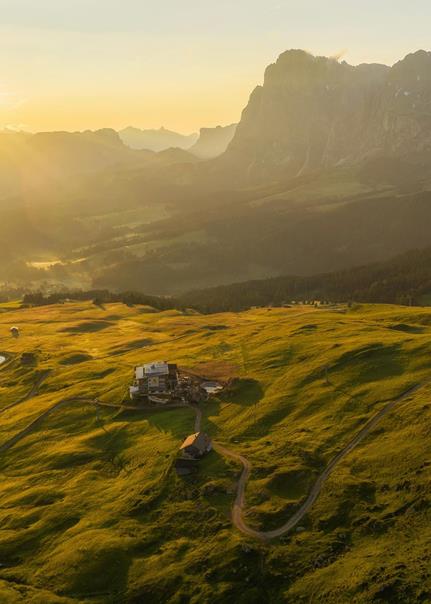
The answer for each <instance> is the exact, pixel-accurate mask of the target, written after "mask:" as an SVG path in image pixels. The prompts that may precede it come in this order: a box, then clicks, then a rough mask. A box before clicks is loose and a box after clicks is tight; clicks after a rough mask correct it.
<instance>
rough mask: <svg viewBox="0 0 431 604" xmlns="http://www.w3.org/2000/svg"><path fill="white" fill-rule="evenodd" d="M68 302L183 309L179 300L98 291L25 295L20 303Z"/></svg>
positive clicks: (39, 304)
mask: <svg viewBox="0 0 431 604" xmlns="http://www.w3.org/2000/svg"><path fill="white" fill-rule="evenodd" d="M69 300H75V301H85V300H91V301H93V303H94V304H96V305H98V306H102V305H103V304H108V303H109V302H122V303H123V304H127V305H128V306H132V305H134V304H141V305H143V306H151V307H152V308H156V309H157V310H170V309H173V308H182V307H183V306H182V304H181V303H180V301H179V300H175V299H173V298H164V297H161V296H147V295H146V294H142V293H140V292H122V293H113V292H110V291H108V290H99V289H96V290H88V291H81V290H75V291H63V292H55V293H52V294H44V293H42V292H33V293H27V294H25V295H24V297H23V301H22V303H23V305H24V306H46V305H49V304H61V303H63V302H66V301H69Z"/></svg>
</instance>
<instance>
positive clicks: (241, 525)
mask: <svg viewBox="0 0 431 604" xmlns="http://www.w3.org/2000/svg"><path fill="white" fill-rule="evenodd" d="M423 385H424V384H418V385H416V386H413V387H411V388H409V389H408V390H407V391H406V392H404V393H403V394H402V395H401V396H399V397H398V398H396V399H394V400H393V401H391V402H389V403H387V404H386V405H384V406H383V407H382V409H380V411H378V413H376V414H375V415H374V416H373V417H372V418H371V419H370V420H369V421H368V422H367V423H366V424H365V425H364V426H363V428H361V430H359V432H358V433H357V434H356V435H355V436H354V437H353V438H352V439H351V440H350V441H349V442H348V443H347V445H345V446H344V447H343V448H342V449H341V451H340V452H339V453H338V454H337V455H336V456H335V457H334V458H333V459H332V460H331V461H330V462H329V464H328V465H327V466H326V468H325V469H324V470H323V472H322V473H321V474H320V476H319V477H318V478H317V480H316V482H315V483H314V485H313V487H312V488H311V491H310V493H309V495H308V497H307V498H306V500H305V501H304V502H303V504H302V505H301V506H300V508H299V509H298V510H297V511H296V512H295V513H294V514H293V516H291V517H290V518H289V519H288V520H287V521H286V522H285V523H284V524H283V525H282V526H280V527H279V528H278V529H274V530H271V531H258V530H256V529H253V528H251V527H249V526H248V525H247V524H246V522H245V520H244V517H243V515H244V507H245V489H246V486H247V481H248V479H249V478H250V473H251V463H250V462H249V461H248V459H247V458H246V457H244V456H243V455H240V454H239V453H237V452H235V451H232V450H231V449H228V448H227V447H226V446H224V445H222V444H221V443H218V442H214V443H213V445H214V449H215V450H216V451H217V452H218V453H220V455H223V456H224V457H228V458H230V459H232V460H233V461H235V462H237V463H239V464H241V465H242V466H243V470H242V472H241V475H240V478H239V480H238V484H237V492H236V498H235V501H234V504H233V507H232V522H233V524H234V526H236V528H237V529H238V530H240V531H241V532H242V533H244V534H245V535H247V536H249V537H253V538H255V539H261V540H269V539H274V538H276V537H281V536H283V535H285V534H286V533H288V532H289V531H290V530H292V529H293V528H294V527H295V526H296V525H297V524H298V523H299V522H300V521H301V520H302V518H303V517H304V516H305V515H306V514H307V513H308V512H309V510H310V508H311V507H312V505H313V504H314V502H315V501H316V499H317V497H318V496H319V494H320V492H321V490H322V487H323V485H324V483H325V481H326V480H327V479H328V477H329V476H330V475H331V474H332V472H333V471H334V469H335V467H336V466H337V465H338V464H339V463H340V462H341V461H342V460H343V459H344V458H345V457H347V455H349V453H351V452H352V451H353V450H354V449H355V448H356V447H357V446H358V445H359V444H360V443H361V442H362V441H363V440H364V439H365V438H366V437H367V436H368V435H369V434H370V432H371V431H372V430H373V429H374V428H375V427H376V426H377V424H379V423H380V421H381V420H382V419H383V418H384V417H385V416H386V415H388V414H389V413H390V412H391V411H392V410H393V409H394V407H395V406H396V405H398V404H400V403H401V402H402V401H404V400H405V399H407V398H408V397H409V396H410V395H412V394H413V393H414V392H416V391H417V390H418V389H419V388H421V387H422V386H423ZM27 398H29V397H27ZM70 404H91V405H94V406H102V407H109V408H115V409H118V410H119V411H121V410H124V409H126V410H133V411H149V410H152V411H154V407H132V406H119V405H114V404H110V403H102V402H100V401H98V400H97V399H86V398H81V399H80V398H74V399H63V400H61V401H59V402H58V403H55V404H54V405H53V406H52V407H50V408H49V409H47V410H46V411H44V412H43V413H42V414H41V415H39V416H38V417H37V418H36V419H34V420H33V421H32V422H31V423H30V424H29V425H27V426H26V427H25V428H24V429H23V430H21V431H20V432H18V434H16V435H15V436H13V437H12V438H10V439H9V440H8V441H6V442H5V443H3V444H2V445H0V452H5V451H7V450H8V449H10V448H11V447H13V446H14V445H15V444H16V443H18V442H19V441H20V440H22V439H23V438H25V437H26V436H28V435H29V434H30V433H31V432H33V430H35V429H36V428H37V427H38V426H39V425H40V424H41V423H42V422H43V421H44V419H46V418H47V417H48V416H50V415H51V414H52V413H53V412H54V411H56V410H57V409H60V408H61V407H63V406H65V405H70ZM179 407H189V408H191V409H193V411H194V413H195V423H194V430H195V432H200V430H201V426H202V409H201V408H200V407H198V406H197V405H194V404H189V405H187V404H178V405H175V404H174V405H166V406H164V407H163V408H164V409H175V408H179Z"/></svg>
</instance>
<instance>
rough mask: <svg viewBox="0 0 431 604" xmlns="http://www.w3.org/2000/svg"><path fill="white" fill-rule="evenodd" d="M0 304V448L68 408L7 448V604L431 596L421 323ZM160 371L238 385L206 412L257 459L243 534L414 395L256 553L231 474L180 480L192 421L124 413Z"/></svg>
mask: <svg viewBox="0 0 431 604" xmlns="http://www.w3.org/2000/svg"><path fill="white" fill-rule="evenodd" d="M0 311H1V312H0V355H5V356H7V359H8V360H7V361H6V363H4V364H3V365H2V366H1V367H0V448H1V446H2V445H3V444H4V443H6V442H7V441H8V440H9V439H10V438H12V437H13V436H15V435H16V434H19V433H20V431H22V430H24V429H25V428H26V427H27V426H28V425H29V424H30V423H31V422H32V421H34V420H35V419H36V418H38V417H40V415H41V414H42V413H44V412H45V411H47V410H49V409H51V407H52V406H53V405H55V404H56V403H58V402H60V401H64V402H63V404H62V405H61V406H58V407H57V408H56V409H55V410H53V411H52V412H51V413H50V414H49V415H48V414H47V415H46V417H45V418H44V420H43V421H41V422H39V423H37V424H36V425H35V427H34V429H33V430H30V431H29V432H28V434H26V435H25V436H24V437H23V438H22V439H21V440H19V441H18V442H17V443H16V444H15V445H14V446H13V447H11V448H10V449H8V450H3V451H1V450H0V473H1V483H2V489H1V492H0V526H1V530H0V564H1V566H0V596H1V597H0V600H1V601H2V602H3V601H4V602H6V603H7V604H9V603H20V604H21V603H24V602H25V603H26V604H27V603H33V604H36V603H39V602H45V603H49V604H50V603H62V604H63V603H64V604H72V603H78V602H79V603H81V602H82V603H85V604H87V603H88V604H90V603H96V604H99V603H106V602H108V603H115V604H116V603H118V602H125V603H136V604H137V603H138V602H144V601H145V602H148V603H153V602H154V603H156V602H169V603H172V604H174V603H175V604H179V603H182V602H192V603H195V604H197V603H198V602H199V604H200V603H202V602H211V603H214V602H220V603H222V602H223V603H224V602H244V603H245V602H247V603H254V602H255V603H261V602H271V603H272V602H292V603H296V602H318V601H324V602H328V603H337V604H338V603H340V602H346V603H347V602H357V603H368V602H391V603H393V602H400V603H401V602H402V603H408V602H427V601H429V600H431V580H430V577H429V563H430V551H429V541H430V537H431V529H430V528H429V527H430V523H429V520H430V518H429V509H430V498H431V491H430V487H429V483H430V477H431V444H430V428H429V420H430V419H431V406H430V403H429V401H430V395H431V386H430V385H428V382H427V381H428V380H429V378H430V375H431V311H428V310H424V309H413V308H405V307H396V306H358V307H355V308H353V309H349V310H347V309H341V310H338V311H337V310H321V309H314V308H307V307H297V308H295V309H272V310H269V309H260V310H256V311H248V312H244V313H238V314H234V313H226V314H219V315H210V316H202V315H198V314H196V313H191V312H190V313H180V312H177V311H166V312H162V313H157V312H154V311H153V310H152V309H151V308H148V307H142V306H141V307H127V306H125V305H121V304H109V305H106V306H105V307H104V308H100V307H97V306H94V305H92V304H90V303H86V302H82V303H69V304H68V303H66V304H62V305H53V306H49V307H40V308H33V309H31V308H30V309H22V310H21V309H19V308H18V307H17V306H16V305H13V304H9V305H8V304H4V305H3V306H2V307H1V308H0ZM11 325H18V326H19V327H20V329H21V336H20V338H18V339H13V338H11V337H10V336H9V328H10V326H11ZM23 353H32V355H33V356H31V357H28V356H27V357H24V358H23V357H22V354H23ZM159 358H166V359H169V360H171V361H174V362H177V363H178V364H179V365H180V366H181V367H183V368H188V369H192V370H194V371H197V372H200V373H201V374H202V375H206V376H208V377H216V378H218V379H226V380H228V379H230V385H229V387H228V388H227V389H226V390H225V391H224V392H223V394H222V395H221V396H220V398H218V399H213V400H211V401H210V402H208V403H205V404H204V405H203V414H204V429H205V430H206V431H208V432H209V433H210V434H211V435H212V436H213V437H214V438H215V439H217V441H218V442H220V443H222V444H225V445H227V446H229V448H230V449H232V450H235V451H237V452H238V453H241V454H243V455H244V456H246V457H247V459H249V460H250V462H251V464H252V473H251V477H250V480H249V482H248V484H247V490H246V521H247V523H248V524H249V525H250V526H252V527H255V528H260V529H265V530H268V529H271V528H276V527H278V526H280V525H281V524H283V522H284V521H286V520H287V519H288V518H289V516H290V515H291V514H292V513H293V512H294V511H295V509H297V507H298V506H299V504H300V503H301V502H302V501H303V499H304V498H305V496H306V494H307V493H308V491H309V489H310V487H311V485H312V484H313V481H314V480H315V479H316V477H317V476H318V474H319V473H320V472H321V471H322V470H323V469H324V467H325V465H326V464H327V463H328V462H329V460H330V459H331V458H332V457H333V456H334V455H335V454H336V453H337V452H338V451H339V450H340V449H341V448H342V447H343V445H345V444H346V443H347V442H348V441H349V439H350V438H351V437H352V436H354V434H355V433H356V432H357V431H358V430H359V429H360V427H361V426H362V425H363V423H364V422H365V421H366V420H367V419H368V418H370V417H371V416H372V415H374V414H375V413H376V412H377V411H378V410H379V409H381V408H382V406H383V405H384V402H385V401H389V400H391V399H393V398H395V397H397V396H398V395H400V394H401V393H403V392H405V391H406V390H407V389H408V388H409V387H411V386H413V385H415V384H422V387H421V388H420V389H418V390H417V391H416V392H415V393H414V394H412V395H411V396H410V397H408V398H407V399H406V400H405V401H404V402H403V403H402V404H400V405H399V406H398V407H395V409H394V411H393V413H392V414H390V415H389V416H387V417H386V418H385V419H384V420H383V422H382V423H381V424H380V425H379V426H378V428H377V429H376V430H375V431H374V432H373V433H372V434H371V435H370V437H369V438H367V439H366V440H365V441H363V442H362V444H361V445H360V446H359V447H358V448H357V449H356V450H355V451H354V452H353V453H352V454H351V455H350V456H349V457H348V458H347V459H346V460H345V461H344V462H342V463H341V464H340V465H339V466H338V467H337V468H336V470H335V471H334V473H333V474H332V476H331V477H330V479H329V480H328V482H327V483H326V485H325V486H324V488H323V491H322V493H321V496H320V497H319V498H318V500H317V502H316V504H315V505H314V506H313V508H312V510H311V513H310V514H309V515H308V516H307V517H306V518H305V519H304V520H303V522H302V523H301V526H300V527H298V529H297V530H294V531H293V532H292V533H290V534H288V535H286V536H284V537H282V538H280V539H278V540H274V541H271V542H260V541H255V540H253V539H251V538H249V537H245V536H244V535H242V534H241V533H240V532H238V531H237V530H236V529H235V528H233V527H232V524H231V520H230V509H231V506H232V503H233V499H234V497H235V487H236V480H237V478H238V475H239V472H240V468H239V467H238V466H237V465H236V464H235V463H234V462H232V461H229V460H228V459H225V458H223V457H221V456H220V455H219V454H217V453H216V452H214V451H213V452H211V453H210V454H209V455H208V457H207V458H206V459H205V460H204V461H203V462H202V463H201V465H200V471H199V474H198V475H196V476H194V477H193V478H187V479H180V478H178V477H177V476H176V475H175V473H174V472H173V471H172V461H173V459H174V457H175V455H176V452H177V450H178V446H179V444H180V443H181V440H182V438H183V437H184V436H185V435H187V434H188V433H190V432H191V431H192V430H193V424H194V414H193V413H192V410H190V409H171V410H154V411H151V412H149V411H133V410H125V409H121V403H122V402H123V401H124V400H125V395H126V391H127V386H128V384H129V382H130V379H131V375H132V372H133V367H134V365H135V364H136V363H138V362H142V361H149V360H154V359H159ZM23 361H24V362H23ZM27 397H29V398H27ZM95 397H97V398H98V399H100V400H101V401H102V402H104V403H110V404H112V405H116V406H113V407H108V406H106V407H99V408H98V410H97V408H96V407H95V406H94V405H93V404H91V399H94V398H95ZM79 399H81V400H79ZM13 403H17V404H15V405H14V406H12V407H10V405H11V404H13ZM6 407H9V408H8V409H6Z"/></svg>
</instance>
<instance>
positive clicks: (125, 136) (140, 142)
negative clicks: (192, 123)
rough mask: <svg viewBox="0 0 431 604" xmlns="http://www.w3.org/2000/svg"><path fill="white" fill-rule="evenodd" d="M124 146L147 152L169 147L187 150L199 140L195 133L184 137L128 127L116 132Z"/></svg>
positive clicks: (162, 131)
mask: <svg viewBox="0 0 431 604" xmlns="http://www.w3.org/2000/svg"><path fill="white" fill-rule="evenodd" d="M118 134H119V135H120V138H121V140H122V141H123V142H124V144H125V145H127V146H128V147H131V148H132V149H148V150H149V151H164V150H165V149H169V148H170V147H178V148H179V149H188V148H189V147H191V146H192V145H193V144H194V143H195V142H196V141H197V140H198V138H199V135H198V134H196V133H193V134H189V135H184V134H179V133H178V132H173V131H172V130H166V128H163V127H162V128H160V129H158V130H141V129H140V128H134V127H133V126H129V127H128V128H124V129H123V130H120V131H119V132H118Z"/></svg>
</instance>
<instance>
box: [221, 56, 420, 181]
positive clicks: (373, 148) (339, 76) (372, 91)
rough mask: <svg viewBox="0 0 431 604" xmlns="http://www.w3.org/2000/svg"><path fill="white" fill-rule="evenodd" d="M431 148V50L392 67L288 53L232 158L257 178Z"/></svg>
mask: <svg viewBox="0 0 431 604" xmlns="http://www.w3.org/2000/svg"><path fill="white" fill-rule="evenodd" d="M429 149H431V53H427V52H425V51H419V52H417V53H415V54H412V55H408V56H407V57H406V58H405V59H404V60H403V61H400V62H399V63H397V64H396V65H394V66H393V67H392V68H389V67H387V66H384V65H377V64H371V65H366V64H364V65H358V66H351V65H348V64H347V63H346V62H341V63H340V62H338V61H337V60H335V59H330V58H325V57H314V56H312V55H310V54H308V53H306V52H304V51H301V50H290V51H287V52H285V53H283V54H282V55H281V56H280V57H279V58H278V60H277V62H276V63H275V64H273V65H270V66H269V67H268V68H267V70H266V72H265V79H264V83H263V86H259V87H257V88H256V89H255V90H254V92H253V93H252V95H251V97H250V100H249V103H248V105H247V107H246V108H245V110H244V112H243V115H242V118H241V121H240V123H239V125H238V127H237V130H236V134H235V136H234V138H233V141H232V142H231V144H230V146H229V148H228V150H227V152H226V154H225V159H226V160H228V161H231V162H233V163H234V164H235V165H236V166H238V167H240V169H241V170H242V171H245V173H246V174H247V175H248V177H249V178H251V179H252V180H261V179H264V178H268V177H273V176H277V175H285V176H296V175H298V174H301V173H303V172H305V171H309V170H314V169H320V168H325V167H331V166H335V165H339V164H341V163H352V162H358V161H361V160H364V159H366V158H369V157H373V156H376V155H392V156H393V155H396V156H398V155H402V154H407V153H418V152H419V153H427V152H428V150H429Z"/></svg>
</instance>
